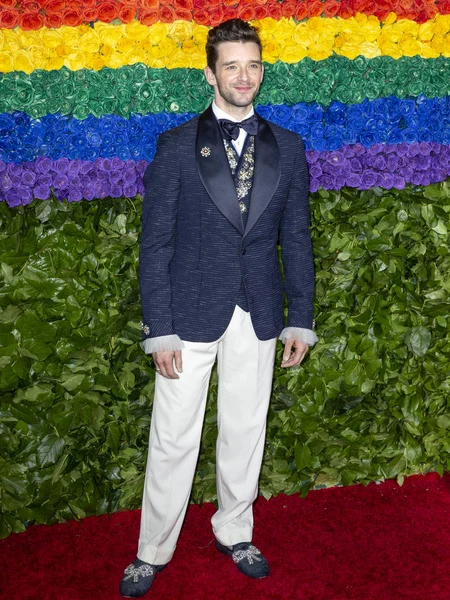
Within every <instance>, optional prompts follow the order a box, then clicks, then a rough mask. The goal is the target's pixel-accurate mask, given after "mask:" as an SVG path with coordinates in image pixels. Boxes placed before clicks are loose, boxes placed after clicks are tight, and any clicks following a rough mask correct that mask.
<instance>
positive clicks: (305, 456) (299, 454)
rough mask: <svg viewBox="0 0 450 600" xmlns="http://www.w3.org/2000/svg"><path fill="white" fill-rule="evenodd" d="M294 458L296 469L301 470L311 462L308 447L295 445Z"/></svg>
mask: <svg viewBox="0 0 450 600" xmlns="http://www.w3.org/2000/svg"><path fill="white" fill-rule="evenodd" d="M294 457H295V464H296V465H297V468H298V469H299V470H302V469H304V468H305V467H307V466H308V465H309V464H310V462H311V450H310V449H309V448H308V446H303V445H300V444H297V445H296V446H295V449H294Z"/></svg>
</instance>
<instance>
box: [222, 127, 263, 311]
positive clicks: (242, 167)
mask: <svg viewBox="0 0 450 600" xmlns="http://www.w3.org/2000/svg"><path fill="white" fill-rule="evenodd" d="M223 143H224V146H225V153H226V155H227V158H228V164H229V165H230V170H231V174H232V176H233V180H234V185H235V187H236V194H237V202H239V206H240V209H241V216H242V222H243V224H244V229H245V226H246V225H247V219H248V212H249V210H250V196H251V192H252V186H253V173H254V169H255V136H253V135H247V137H246V140H245V143H244V147H243V148H242V152H241V155H240V156H239V155H238V153H237V152H236V150H235V148H234V146H233V144H232V143H231V142H229V141H227V140H225V139H224V140H223ZM237 304H238V306H240V307H241V308H242V309H243V310H245V311H247V312H248V310H249V307H248V301H247V296H246V293H245V287H244V283H243V281H241V287H240V289H239V296H238V299H237Z"/></svg>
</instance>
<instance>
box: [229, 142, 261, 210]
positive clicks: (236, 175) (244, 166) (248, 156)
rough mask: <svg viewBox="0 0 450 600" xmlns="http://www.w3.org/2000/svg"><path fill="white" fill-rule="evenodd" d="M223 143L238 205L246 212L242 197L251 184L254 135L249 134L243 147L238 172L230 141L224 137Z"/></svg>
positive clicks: (248, 190)
mask: <svg viewBox="0 0 450 600" xmlns="http://www.w3.org/2000/svg"><path fill="white" fill-rule="evenodd" d="M223 144H224V146H225V152H226V155H227V158H228V164H229V165H230V169H231V174H232V175H233V179H234V184H235V186H236V194H237V197H238V202H239V206H240V208H241V212H243V213H244V212H247V210H248V208H247V205H246V204H245V202H244V200H243V199H244V198H245V197H247V196H248V194H249V193H250V190H251V189H252V185H253V172H254V170H255V136H254V135H250V136H249V140H248V144H247V148H246V149H245V152H244V155H243V157H242V161H241V166H240V168H239V171H238V172H236V169H237V167H238V164H239V163H238V156H237V153H236V151H235V149H234V148H233V146H232V145H231V143H230V142H228V141H227V140H225V139H224V140H223Z"/></svg>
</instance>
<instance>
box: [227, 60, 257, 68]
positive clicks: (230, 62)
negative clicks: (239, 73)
mask: <svg viewBox="0 0 450 600" xmlns="http://www.w3.org/2000/svg"><path fill="white" fill-rule="evenodd" d="M237 62H239V61H237V60H227V61H226V62H224V63H223V66H224V67H226V66H228V65H235V64H236V63H237ZM247 62H249V63H258V65H262V60H249V61H247Z"/></svg>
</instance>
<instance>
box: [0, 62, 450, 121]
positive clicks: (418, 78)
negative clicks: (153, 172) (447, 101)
mask: <svg viewBox="0 0 450 600" xmlns="http://www.w3.org/2000/svg"><path fill="white" fill-rule="evenodd" d="M265 69H266V74H265V79H264V82H263V85H262V88H261V92H260V94H259V97H258V102H259V103H261V104H288V105H291V104H296V103H298V102H312V101H316V102H319V103H320V104H322V105H324V106H327V105H329V104H330V102H331V101H332V100H337V101H339V102H342V103H345V104H352V103H359V102H362V101H363V100H364V98H368V99H369V100H374V99H375V98H379V97H387V96H396V97H398V98H405V97H407V96H418V95H419V94H424V95H425V96H427V97H430V98H431V97H443V96H445V95H447V94H448V82H449V81H450V59H448V58H444V57H440V58H436V59H427V60H424V59H422V58H420V57H412V58H407V57H404V58H400V59H398V60H394V59H393V58H390V57H387V56H383V57H377V58H373V59H366V58H363V57H358V58H356V59H355V60H348V59H347V58H345V57H342V56H333V57H331V58H329V59H327V60H324V61H320V62H316V61H313V60H311V59H309V58H305V59H304V60H302V61H301V62H299V63H296V64H292V65H289V64H286V63H283V62H277V63H275V64H273V65H270V64H266V65H265ZM211 98H212V93H211V88H210V87H209V85H208V84H207V83H206V82H205V79H204V76H203V72H202V71H201V70H197V69H169V70H168V69H151V68H148V67H146V66H145V65H143V64H136V65H133V66H124V67H120V68H118V69H109V68H104V69H102V70H100V71H90V70H86V69H81V70H79V71H70V70H69V69H67V68H65V67H63V68H62V69H60V70H59V71H44V70H37V71H34V72H33V73H31V74H30V75H26V74H25V73H22V72H14V73H6V74H0V113H3V112H9V111H14V110H20V111H24V112H26V113H28V114H29V115H31V116H32V117H34V118H38V117H41V116H43V115H45V114H48V113H61V114H73V115H74V116H75V117H76V118H78V119H84V118H86V117H87V116H88V114H93V115H95V116H100V115H102V114H109V113H118V114H119V115H122V116H125V117H127V116H128V115H130V113H132V112H133V113H138V114H146V113H150V112H152V113H158V112H162V111H170V112H195V113H198V112H201V111H202V110H203V109H204V108H205V107H206V106H207V105H208V103H209V102H210V100H211Z"/></svg>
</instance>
